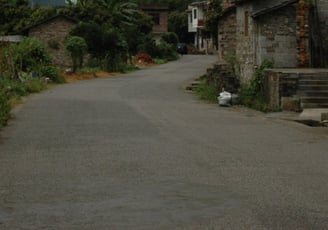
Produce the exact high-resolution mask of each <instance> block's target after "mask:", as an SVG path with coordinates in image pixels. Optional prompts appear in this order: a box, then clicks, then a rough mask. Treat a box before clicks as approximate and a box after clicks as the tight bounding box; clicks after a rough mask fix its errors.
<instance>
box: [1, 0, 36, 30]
mask: <svg viewBox="0 0 328 230" xmlns="http://www.w3.org/2000/svg"><path fill="white" fill-rule="evenodd" d="M0 15H1V16H0V35H6V34H15V33H18V32H19V31H20V30H21V29H22V28H24V27H25V26H26V21H27V19H28V18H29V17H30V15H31V8H30V7H29V6H28V1H8V0H0Z"/></svg>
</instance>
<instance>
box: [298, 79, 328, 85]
mask: <svg viewBox="0 0 328 230" xmlns="http://www.w3.org/2000/svg"><path fill="white" fill-rule="evenodd" d="M298 85H300V86H301V85H328V78H327V80H313V79H311V80H308V79H299V81H298Z"/></svg>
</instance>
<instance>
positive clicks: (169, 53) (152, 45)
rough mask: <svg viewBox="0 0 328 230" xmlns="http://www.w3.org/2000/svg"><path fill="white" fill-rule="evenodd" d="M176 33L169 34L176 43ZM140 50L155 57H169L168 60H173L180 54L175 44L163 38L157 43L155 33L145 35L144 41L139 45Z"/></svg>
mask: <svg viewBox="0 0 328 230" xmlns="http://www.w3.org/2000/svg"><path fill="white" fill-rule="evenodd" d="M174 37H175V35H174V34H173V33H172V34H171V35H168V36H167V39H168V40H169V38H170V39H171V40H172V42H174V43H175V38H174ZM139 52H141V53H147V54H149V55H150V56H151V57H153V58H160V59H167V60H168V61H173V60H176V59H178V57H179V55H178V53H177V51H176V45H175V44H169V43H167V42H166V41H164V40H163V39H161V41H160V42H159V43H158V44H156V41H155V38H154V36H153V35H151V34H150V35H148V36H146V37H145V39H144V41H143V43H142V44H141V45H140V46H139Z"/></svg>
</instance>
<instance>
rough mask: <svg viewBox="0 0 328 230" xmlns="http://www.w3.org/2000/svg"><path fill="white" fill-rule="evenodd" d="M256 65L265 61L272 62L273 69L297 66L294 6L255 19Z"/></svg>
mask: <svg viewBox="0 0 328 230" xmlns="http://www.w3.org/2000/svg"><path fill="white" fill-rule="evenodd" d="M256 23H257V30H258V31H257V33H258V36H257V37H256V39H257V41H256V43H255V44H256V46H257V54H256V64H257V65H260V64H261V63H262V62H263V61H264V60H265V59H268V60H272V61H273V63H274V67H275V68H282V67H297V66H298V45H297V39H296V27H297V26H296V9H295V7H294V6H287V7H284V8H281V9H280V10H279V11H274V12H271V13H268V14H264V15H262V16H259V17H258V18H256Z"/></svg>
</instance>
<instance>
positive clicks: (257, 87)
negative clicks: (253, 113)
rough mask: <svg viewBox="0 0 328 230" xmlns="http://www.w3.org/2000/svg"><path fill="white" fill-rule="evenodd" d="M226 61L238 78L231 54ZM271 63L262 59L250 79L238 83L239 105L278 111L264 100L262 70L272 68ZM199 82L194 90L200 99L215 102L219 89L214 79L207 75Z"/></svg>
mask: <svg viewBox="0 0 328 230" xmlns="http://www.w3.org/2000/svg"><path fill="white" fill-rule="evenodd" d="M226 61H227V63H229V65H231V68H232V70H233V74H234V77H235V78H237V79H238V74H239V65H238V63H237V61H236V59H235V58H234V57H233V56H229V57H227V58H226ZM272 67H273V63H272V62H271V61H269V60H264V61H263V62H262V64H261V65H260V66H259V67H258V68H257V69H256V71H255V72H254V74H253V76H252V77H251V79H250V81H248V82H244V83H240V88H239V90H238V96H239V102H240V105H243V106H246V107H248V108H251V109H254V110H258V111H261V112H273V111H279V110H280V109H279V108H272V107H271V106H269V105H268V104H267V103H266V101H265V88H264V87H265V85H264V84H265V82H264V70H265V69H268V68H272ZM201 79H202V80H201V81H200V84H199V85H198V87H197V88H196V90H195V92H196V94H197V95H198V96H199V98H200V99H202V100H206V101H208V102H213V103H217V102H218V99H217V97H218V96H219V94H220V92H221V90H222V89H220V88H219V87H218V85H217V83H216V80H214V81H209V79H208V76H206V75H204V76H202V77H201Z"/></svg>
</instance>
